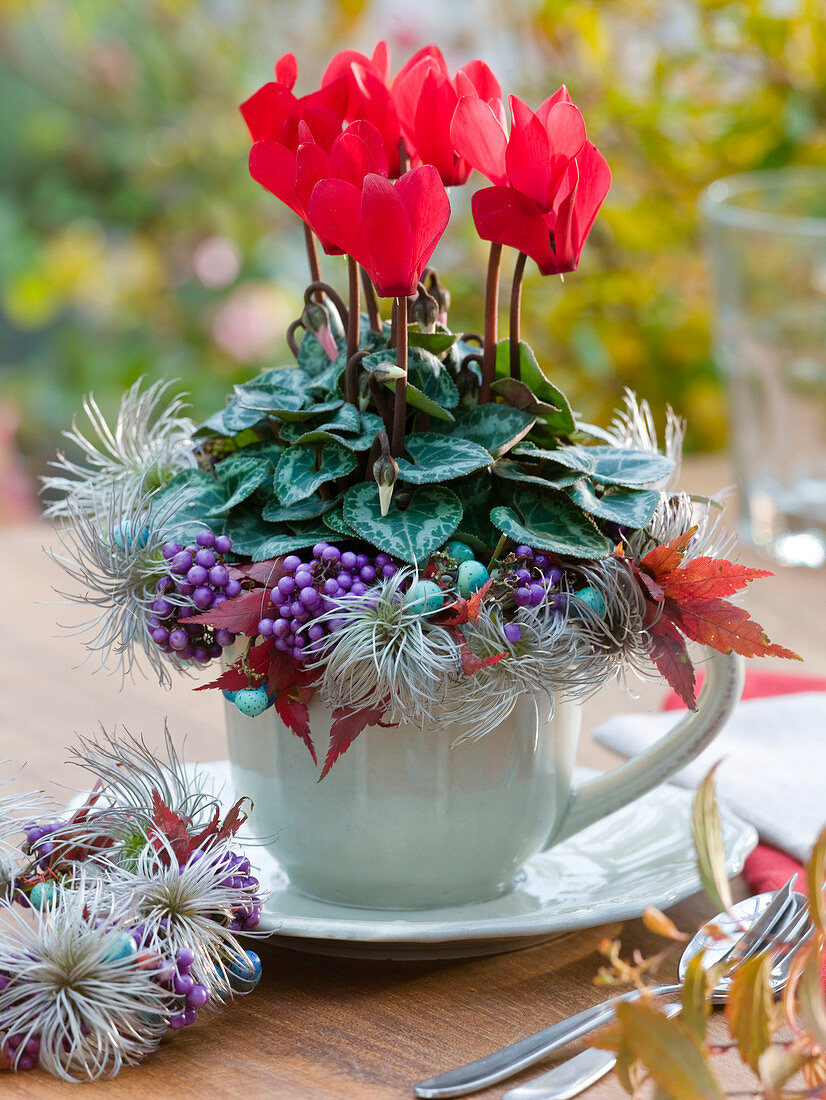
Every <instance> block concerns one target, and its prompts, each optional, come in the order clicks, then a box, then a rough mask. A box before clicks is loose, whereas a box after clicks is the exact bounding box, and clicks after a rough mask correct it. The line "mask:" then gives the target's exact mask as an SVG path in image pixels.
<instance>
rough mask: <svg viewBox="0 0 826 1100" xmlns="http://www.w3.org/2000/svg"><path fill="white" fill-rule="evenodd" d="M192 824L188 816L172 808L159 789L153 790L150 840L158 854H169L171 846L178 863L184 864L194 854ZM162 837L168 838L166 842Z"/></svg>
mask: <svg viewBox="0 0 826 1100" xmlns="http://www.w3.org/2000/svg"><path fill="white" fill-rule="evenodd" d="M190 824H191V822H190V821H189V819H188V818H185V817H184V816H183V815H182V814H178V813H176V812H175V811H174V810H172V809H170V808H169V806H167V805H166V803H165V802H164V801H163V799H162V798H161V796H160V795H159V794H158V792H157V791H153V792H152V825H153V835H152V836H151V837H150V841H151V843H152V845H153V847H154V848H155V851H156V852H157V853H158V855H160V856H164V855H166V854H168V851H169V848H171V849H172V851H173V853H174V855H175V858H176V859H177V861H178V863H179V864H180V865H181V866H183V864H184V863H186V861H187V860H188V859H189V857H190V855H191V854H192V837H191V836H190V835H189V825H190ZM161 837H164V838H165V839H166V841H167V843H166V844H164V842H163V840H162V839H161Z"/></svg>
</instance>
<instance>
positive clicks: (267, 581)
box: [230, 558, 287, 588]
mask: <svg viewBox="0 0 826 1100" xmlns="http://www.w3.org/2000/svg"><path fill="white" fill-rule="evenodd" d="M286 575H287V570H286V569H285V568H284V559H283V558H270V559H269V560H268V561H250V562H245V563H244V564H243V565H234V566H232V567H231V568H230V576H232V577H235V578H236V579H237V580H251V581H256V582H257V583H258V584H263V585H264V587H265V588H274V587H275V586H276V585H277V584H278V582H279V581H280V580H281V578H282V577H285V576H286Z"/></svg>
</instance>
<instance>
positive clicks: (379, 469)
mask: <svg viewBox="0 0 826 1100" xmlns="http://www.w3.org/2000/svg"><path fill="white" fill-rule="evenodd" d="M378 438H379V441H380V443H381V454H380V455H379V457H378V458H377V459H376V461H375V462H374V463H373V477H374V478H375V480H376V484H377V485H378V487H379V504H380V506H381V514H382V515H383V516H386V515H387V513H388V512H389V511H390V501H391V500H392V499H393V486H394V485H395V484H396V478H397V476H398V473H399V464H398V462H396V460H395V458H393V456H392V455H391V454H390V443H389V441H388V438H387V432H379V437H378Z"/></svg>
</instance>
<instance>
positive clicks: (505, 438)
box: [445, 402, 536, 458]
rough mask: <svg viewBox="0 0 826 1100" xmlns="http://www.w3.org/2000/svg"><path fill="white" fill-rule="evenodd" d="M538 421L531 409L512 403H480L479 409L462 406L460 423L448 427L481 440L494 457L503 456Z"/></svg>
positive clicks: (458, 434) (460, 435)
mask: <svg viewBox="0 0 826 1100" xmlns="http://www.w3.org/2000/svg"><path fill="white" fill-rule="evenodd" d="M535 423H536V417H534V416H531V415H530V413H526V412H522V411H521V410H520V409H514V408H512V407H511V406H510V405H496V404H494V403H492V402H491V403H489V404H487V405H477V406H476V408H475V409H459V410H458V411H457V413H456V424H455V425H454V426H453V427H452V428H450V429H445V430H446V431H447V432H448V434H449V435H452V436H456V437H458V438H460V439H469V440H470V441H471V442H472V443H478V444H479V446H480V447H484V448H485V450H486V451H490V453H491V454H492V455H493V457H494V458H501V457H502V455H503V454H506V453H507V452H508V451H509V450H510V449H511V447H514V446H516V444H517V443H518V442H519V441H520V440H521V439H523V438H524V437H525V436H526V435H527V434H528V432H529V431H530V430H531V428H532V427H533V426H534V424H535Z"/></svg>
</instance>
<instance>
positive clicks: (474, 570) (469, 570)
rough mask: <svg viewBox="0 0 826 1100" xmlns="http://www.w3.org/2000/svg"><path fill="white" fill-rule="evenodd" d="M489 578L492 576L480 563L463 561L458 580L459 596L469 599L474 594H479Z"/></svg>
mask: <svg viewBox="0 0 826 1100" xmlns="http://www.w3.org/2000/svg"><path fill="white" fill-rule="evenodd" d="M489 577H490V574H489V573H488V571H487V569H485V567H484V565H482V563H481V562H480V561H463V562H462V564H461V565H460V566H459V575H458V576H457V578H456V585H457V587H458V589H459V595H460V596H464V597H465V599H467V597H468V596H470V595H472V594H473V593H474V592H478V591H479V589H480V588H481V587H482V585H483V584H485V582H486V581H487V580H488V578H489Z"/></svg>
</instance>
